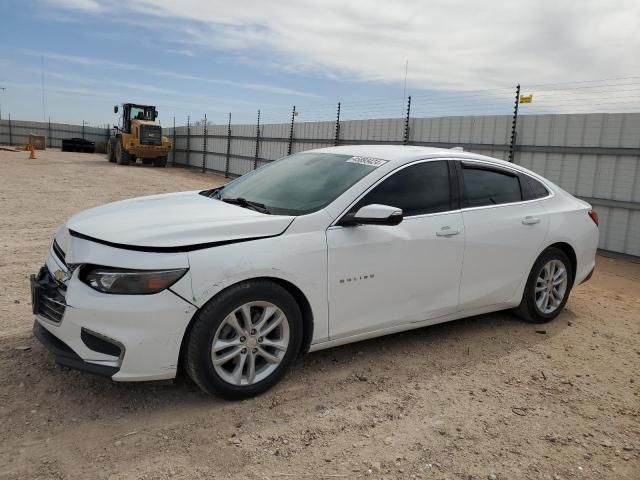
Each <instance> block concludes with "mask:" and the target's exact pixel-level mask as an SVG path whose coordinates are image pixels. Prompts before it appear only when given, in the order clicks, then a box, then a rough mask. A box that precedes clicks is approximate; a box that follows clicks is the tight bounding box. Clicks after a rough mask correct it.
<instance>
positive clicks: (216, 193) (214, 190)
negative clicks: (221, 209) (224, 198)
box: [199, 185, 224, 199]
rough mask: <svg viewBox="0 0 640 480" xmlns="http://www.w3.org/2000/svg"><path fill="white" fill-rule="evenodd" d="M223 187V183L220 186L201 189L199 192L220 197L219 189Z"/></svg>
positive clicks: (207, 195)
mask: <svg viewBox="0 0 640 480" xmlns="http://www.w3.org/2000/svg"><path fill="white" fill-rule="evenodd" d="M223 188H224V185H222V186H221V187H216V188H211V189H209V190H203V191H201V192H199V193H200V195H203V196H205V197H209V198H216V199H220V191H222V189H223Z"/></svg>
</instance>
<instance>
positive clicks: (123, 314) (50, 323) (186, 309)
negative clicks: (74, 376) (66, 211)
mask: <svg viewBox="0 0 640 480" xmlns="http://www.w3.org/2000/svg"><path fill="white" fill-rule="evenodd" d="M78 241H81V242H87V241H85V240H78ZM54 245H55V243H54ZM63 248H64V247H62V248H61V247H60V246H59V245H58V246H57V248H54V246H53V245H52V248H51V249H50V250H49V254H48V256H47V261H46V264H45V266H43V267H42V269H40V272H39V273H38V274H37V275H34V276H32V277H31V291H32V304H33V313H34V315H35V324H34V329H33V331H34V335H35V336H36V338H38V340H39V341H40V342H41V343H42V344H43V345H44V346H45V347H46V348H47V349H48V350H50V351H51V352H52V353H53V354H54V357H55V360H56V362H57V363H59V364H61V365H64V366H67V367H70V368H74V369H78V370H84V371H89V372H92V373H96V374H99V375H105V376H108V377H111V378H112V379H113V380H116V381H140V380H164V379H170V378H174V377H175V375H176V373H177V368H178V359H179V355H180V347H181V342H182V339H183V337H184V333H185V331H186V328H187V326H188V324H189V322H190V321H191V318H192V317H193V315H194V314H195V312H196V311H197V308H196V307H195V306H194V305H192V304H191V303H189V302H188V301H187V300H185V299H184V297H183V295H184V294H185V293H186V292H187V290H188V291H190V289H191V287H190V284H191V279H190V276H189V274H188V273H187V275H185V276H184V277H183V278H182V279H180V280H179V282H178V283H176V284H175V285H174V286H172V287H171V289H167V290H163V291H162V292H159V293H156V294H152V295H113V294H105V293H101V292H98V291H96V290H93V289H92V288H90V287H89V286H87V285H86V284H85V283H83V282H82V281H81V280H80V279H79V278H78V274H79V269H72V268H69V266H68V265H67V263H66V261H65V258H60V257H64V251H63ZM79 250H83V248H79ZM84 250H86V251H88V252H91V254H92V255H94V256H95V258H100V259H101V260H106V259H107V258H110V257H112V260H111V262H109V263H111V264H116V265H117V264H118V261H119V259H120V260H121V259H122V257H123V256H122V255H119V251H118V249H115V248H112V247H108V246H104V245H99V244H96V243H93V242H91V246H90V248H88V247H87V246H86V245H85V246H84ZM130 253H134V252H130ZM138 255H139V256H141V257H142V258H143V260H141V261H142V262H146V263H149V258H148V256H149V255H157V256H160V257H162V255H161V254H148V253H138ZM68 256H69V255H67V257H68ZM125 257H126V255H125ZM76 259H77V257H76ZM74 260H75V259H74ZM153 261H156V259H155V258H154V259H153ZM157 261H160V262H161V261H162V258H158V259H157ZM79 263H93V262H92V261H91V258H87V259H86V260H85V261H83V262H79ZM96 263H97V262H96ZM134 267H135V265H134ZM174 288H175V289H174ZM175 292H180V293H182V295H180V294H178V293H175ZM187 297H188V295H187Z"/></svg>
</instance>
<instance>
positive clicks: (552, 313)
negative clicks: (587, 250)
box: [515, 247, 573, 323]
mask: <svg viewBox="0 0 640 480" xmlns="http://www.w3.org/2000/svg"><path fill="white" fill-rule="evenodd" d="M572 286H573V271H572V269H571V262H570V261H569V258H568V257H567V255H566V254H565V253H564V252H563V251H562V250H560V249H558V248H555V247H552V248H549V249H547V250H545V251H544V252H542V254H541V255H540V256H539V257H538V259H537V260H536V262H535V263H534V264H533V268H532V269H531V273H530V274H529V278H528V279H527V285H526V286H525V289H524V294H523V296H522V301H521V302H520V305H519V306H518V308H516V310H515V313H516V314H517V315H518V316H519V317H521V318H522V319H523V320H525V321H527V322H531V323H546V322H550V321H551V320H553V319H554V318H556V317H557V316H558V315H559V314H560V312H561V311H562V309H563V308H564V306H565V305H566V303H567V300H569V293H570V292H571V287H572Z"/></svg>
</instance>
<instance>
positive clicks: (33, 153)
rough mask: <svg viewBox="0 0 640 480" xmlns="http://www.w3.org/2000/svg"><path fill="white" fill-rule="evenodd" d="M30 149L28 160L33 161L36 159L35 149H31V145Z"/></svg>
mask: <svg viewBox="0 0 640 480" xmlns="http://www.w3.org/2000/svg"><path fill="white" fill-rule="evenodd" d="M30 147H31V154H30V155H29V160H35V159H36V149H35V148H33V145H30Z"/></svg>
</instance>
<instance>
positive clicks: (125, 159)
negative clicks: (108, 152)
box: [115, 140, 131, 165]
mask: <svg viewBox="0 0 640 480" xmlns="http://www.w3.org/2000/svg"><path fill="white" fill-rule="evenodd" d="M115 151H116V163H117V164H118V165H129V164H130V163H131V156H130V155H129V153H127V151H126V150H125V149H124V147H123V146H122V140H118V141H117V142H116V148H115Z"/></svg>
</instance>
